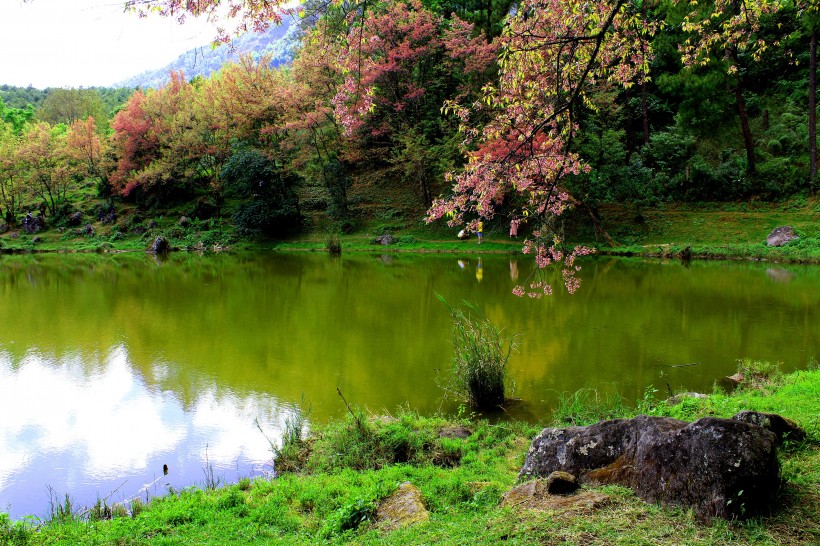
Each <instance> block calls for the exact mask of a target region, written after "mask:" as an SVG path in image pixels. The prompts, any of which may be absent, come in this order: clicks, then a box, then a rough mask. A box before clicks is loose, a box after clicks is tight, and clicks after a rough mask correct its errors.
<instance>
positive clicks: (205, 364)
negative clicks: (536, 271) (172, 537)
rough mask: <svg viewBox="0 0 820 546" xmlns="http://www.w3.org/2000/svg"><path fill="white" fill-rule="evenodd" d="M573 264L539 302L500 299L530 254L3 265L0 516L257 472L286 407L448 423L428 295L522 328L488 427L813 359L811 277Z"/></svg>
mask: <svg viewBox="0 0 820 546" xmlns="http://www.w3.org/2000/svg"><path fill="white" fill-rule="evenodd" d="M582 263H583V269H582V271H581V274H580V276H581V278H582V285H581V288H580V290H579V291H578V292H577V293H576V294H574V295H568V294H566V293H564V292H561V291H558V290H556V294H555V295H553V296H551V297H548V298H543V299H540V300H532V299H529V298H517V297H515V296H513V295H512V293H511V291H512V289H513V287H514V286H515V285H516V284H517V283H521V282H525V281H526V279H527V278H528V277H529V276H530V275H531V269H532V267H531V262H530V261H529V260H528V259H527V258H526V257H525V256H512V257H510V256H497V255H493V256H483V257H481V258H479V257H478V256H476V255H465V256H455V255H422V256H418V255H407V254H386V255H380V254H346V255H343V256H342V257H340V258H339V257H331V256H328V255H325V254H323V253H315V254H278V253H254V254H244V253H237V254H217V255H205V256H198V255H196V254H193V253H177V254H173V255H171V256H169V257H168V258H165V259H162V258H156V257H153V256H149V255H143V254H141V253H133V254H117V255H107V254H104V255H59V254H43V255H15V256H0V511H6V512H8V513H10V514H11V515H12V517H14V518H19V517H22V516H23V515H26V514H36V515H38V516H41V517H43V516H46V515H47V513H48V506H49V499H50V496H51V495H53V494H56V495H57V496H58V497H59V498H64V495H65V494H66V493H69V494H70V495H71V498H72V499H73V500H74V502H75V503H76V504H77V505H81V506H88V505H91V504H93V503H94V502H95V500H96V499H97V498H106V497H107V498H108V502H109V504H110V503H111V502H118V501H122V500H125V499H129V498H132V497H134V496H141V497H143V498H145V497H146V496H154V495H161V494H164V493H165V492H166V491H167V490H168V488H169V487H172V488H175V489H180V488H182V487H186V486H189V485H192V484H202V483H203V482H204V481H205V480H206V474H207V473H209V472H211V471H212V472H213V475H214V476H216V477H218V478H220V479H222V480H225V481H236V480H238V479H239V478H240V477H246V476H247V477H253V476H258V475H268V474H270V473H271V471H272V465H271V462H270V460H271V450H270V444H269V442H268V439H270V440H273V441H276V440H277V438H278V435H279V431H280V430H281V429H282V428H283V423H284V420H285V419H286V418H287V417H288V415H290V414H291V413H292V412H294V411H296V410H297V409H301V410H303V411H305V412H308V420H309V422H311V423H318V422H324V421H326V420H328V419H331V418H338V417H341V416H343V415H344V413H345V412H346V411H347V410H346V408H345V405H344V403H343V401H342V400H341V398H340V397H339V395H338V394H337V388H338V389H340V390H341V391H342V393H343V394H344V396H345V398H346V399H347V400H348V401H349V402H350V403H351V404H355V405H358V406H362V407H365V408H367V409H368V410H370V411H372V412H374V413H381V412H395V411H396V410H397V408H399V407H400V406H401V407H406V408H409V409H412V410H416V411H418V412H420V413H422V414H432V413H435V412H444V413H455V412H457V411H458V409H459V401H457V400H450V399H444V398H443V396H442V390H441V388H440V387H439V384H440V383H441V381H442V379H443V378H445V377H446V374H447V372H448V369H449V365H450V358H451V354H452V351H451V347H450V334H451V330H450V328H451V322H450V316H449V313H448V311H447V308H446V307H445V306H444V305H443V304H442V303H441V302H440V301H439V300H438V298H437V294H440V295H442V296H443V297H444V298H446V299H447V301H449V302H450V303H451V304H453V305H458V304H459V303H460V302H462V301H463V300H466V301H471V302H475V303H476V304H478V306H479V307H480V308H481V309H483V310H484V311H485V312H486V314H487V315H488V316H489V317H490V318H491V319H492V320H493V321H494V322H496V323H497V324H498V325H500V326H502V327H503V328H504V330H505V332H508V333H510V334H513V333H515V334H517V335H518V350H517V351H516V352H515V353H513V355H512V356H511V358H510V361H509V366H510V370H511V375H512V377H513V379H514V380H515V383H516V386H515V392H514V396H515V397H516V398H517V399H518V400H517V401H515V402H514V403H512V404H510V405H509V407H508V408H507V412H506V413H505V414H503V416H501V417H499V416H498V415H494V416H491V417H492V418H494V419H498V418H519V419H526V420H529V421H531V422H534V423H538V422H543V421H546V420H547V419H548V418H549V412H550V410H551V408H552V407H553V405H554V403H555V400H556V397H557V395H558V393H569V392H573V391H575V390H577V389H581V388H594V389H597V390H599V391H600V392H605V393H612V392H618V393H620V394H621V395H622V396H623V397H624V398H625V399H626V400H627V401H630V402H631V401H635V400H637V399H639V398H641V397H642V396H643V394H644V392H645V391H646V389H647V388H649V387H650V386H654V388H655V389H658V392H657V393H656V396H657V397H659V398H665V397H666V396H668V392H669V390H670V389H674V390H679V389H685V390H696V391H701V392H703V391H706V392H709V391H711V390H712V387H713V384H714V382H715V381H716V380H718V379H720V378H722V377H724V376H726V375H730V374H732V373H733V372H734V371H735V369H736V366H737V359H739V358H744V357H749V358H753V359H757V360H768V361H772V362H781V363H782V368H783V370H784V371H789V370H793V369H796V368H801V367H806V366H807V365H808V364H809V363H810V362H811V361H812V360H813V359H816V358H820V268H818V267H816V266H802V267H801V266H781V265H775V264H764V263H739V262H692V263H691V264H690V265H684V264H681V263H680V262H677V261H656V260H655V261H643V260H639V259H616V258H603V257H598V258H590V259H586V260H584V261H583V262H582ZM260 429H261V430H260ZM163 465H167V467H168V474H167V475H164V472H163Z"/></svg>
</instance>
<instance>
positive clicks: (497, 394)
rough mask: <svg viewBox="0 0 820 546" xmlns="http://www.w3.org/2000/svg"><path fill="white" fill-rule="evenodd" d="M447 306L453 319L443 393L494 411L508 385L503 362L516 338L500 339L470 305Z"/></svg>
mask: <svg viewBox="0 0 820 546" xmlns="http://www.w3.org/2000/svg"><path fill="white" fill-rule="evenodd" d="M439 299H440V300H441V301H442V302H443V303H444V304H445V305H447V308H448V309H449V310H450V315H451V317H452V319H453V340H452V344H453V365H452V378H451V379H452V380H451V381H450V384H449V385H447V386H445V389H447V390H452V391H453V392H455V393H456V394H457V395H459V396H461V397H463V398H466V399H467V401H468V403H469V404H470V407H472V408H475V409H490V408H497V407H499V406H501V405H502V404H503V403H504V400H505V399H506V391H507V386H508V383H509V377H508V370H507V361H508V360H509V358H510V354H511V353H512V351H513V350H514V349H515V347H516V337H515V336H506V335H504V332H503V330H502V329H501V328H500V327H499V326H498V325H496V324H494V323H493V322H492V321H491V320H490V319H489V318H487V316H486V315H484V313H482V312H481V310H480V309H479V308H478V307H477V306H476V305H475V304H473V303H470V302H463V305H464V308H463V309H462V308H454V307H452V306H450V305H449V304H448V303H447V301H446V300H445V299H444V298H443V297H441V296H439Z"/></svg>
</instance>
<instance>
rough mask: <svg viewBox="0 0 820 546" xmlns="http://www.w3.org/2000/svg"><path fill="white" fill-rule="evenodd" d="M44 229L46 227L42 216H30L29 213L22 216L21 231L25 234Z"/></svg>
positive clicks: (32, 233)
mask: <svg viewBox="0 0 820 546" xmlns="http://www.w3.org/2000/svg"><path fill="white" fill-rule="evenodd" d="M44 229H46V222H45V220H43V217H42V216H32V215H31V213H29V214H26V217H25V218H23V231H25V232H26V233H27V234H29V235H34V234H35V233H40V232H41V231H43V230H44Z"/></svg>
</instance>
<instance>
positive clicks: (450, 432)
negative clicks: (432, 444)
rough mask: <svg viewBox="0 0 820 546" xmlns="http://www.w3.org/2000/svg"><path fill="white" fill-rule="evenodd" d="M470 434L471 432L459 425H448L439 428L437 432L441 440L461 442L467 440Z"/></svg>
mask: <svg viewBox="0 0 820 546" xmlns="http://www.w3.org/2000/svg"><path fill="white" fill-rule="evenodd" d="M472 434H473V431H472V430H470V429H468V428H467V427H462V426H460V425H448V426H446V427H441V429H439V431H438V435H439V436H440V437H441V438H460V439H462V440H463V439H464V438H469V437H470V436H472Z"/></svg>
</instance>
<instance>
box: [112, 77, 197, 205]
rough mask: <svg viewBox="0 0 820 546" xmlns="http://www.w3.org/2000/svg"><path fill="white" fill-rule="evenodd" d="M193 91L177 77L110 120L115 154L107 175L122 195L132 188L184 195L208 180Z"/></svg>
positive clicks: (140, 95) (136, 98) (137, 98)
mask: <svg viewBox="0 0 820 546" xmlns="http://www.w3.org/2000/svg"><path fill="white" fill-rule="evenodd" d="M198 96H199V92H198V90H197V89H196V88H195V87H194V86H193V85H192V84H191V83H189V82H187V81H185V78H184V76H183V74H182V73H174V72H172V73H171V80H170V82H169V83H168V84H167V85H166V86H164V87H162V88H161V89H158V90H156V91H148V92H142V91H138V92H136V93H135V94H134V95H132V97H131V98H130V99H129V101H128V102H127V103H126V104H125V106H124V107H123V109H122V110H120V111H119V112H118V113H117V115H116V116H115V117H114V120H113V122H112V127H113V128H114V136H113V139H112V143H113V145H114V148H115V150H116V153H117V156H118V162H117V169H116V171H115V172H114V173H113V175H112V178H111V180H112V183H113V185H114V187H115V189H116V190H117V191H118V192H119V193H120V194H121V195H123V196H129V195H132V193H133V192H134V191H136V190H139V192H140V193H141V194H142V195H156V196H158V197H160V198H162V199H167V198H172V197H173V196H174V195H180V194H181V195H188V194H190V193H191V191H193V190H194V189H195V186H196V185H197V184H198V183H200V182H201V181H205V182H204V183H205V184H206V185H207V183H208V182H209V181H210V177H211V176H212V172H211V165H210V159H211V154H210V153H209V152H210V148H209V142H208V141H207V137H208V132H209V126H208V119H207V117H206V116H204V115H200V114H201V113H200V112H199V111H198V110H197V107H198V106H200V102H199V101H198Z"/></svg>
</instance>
